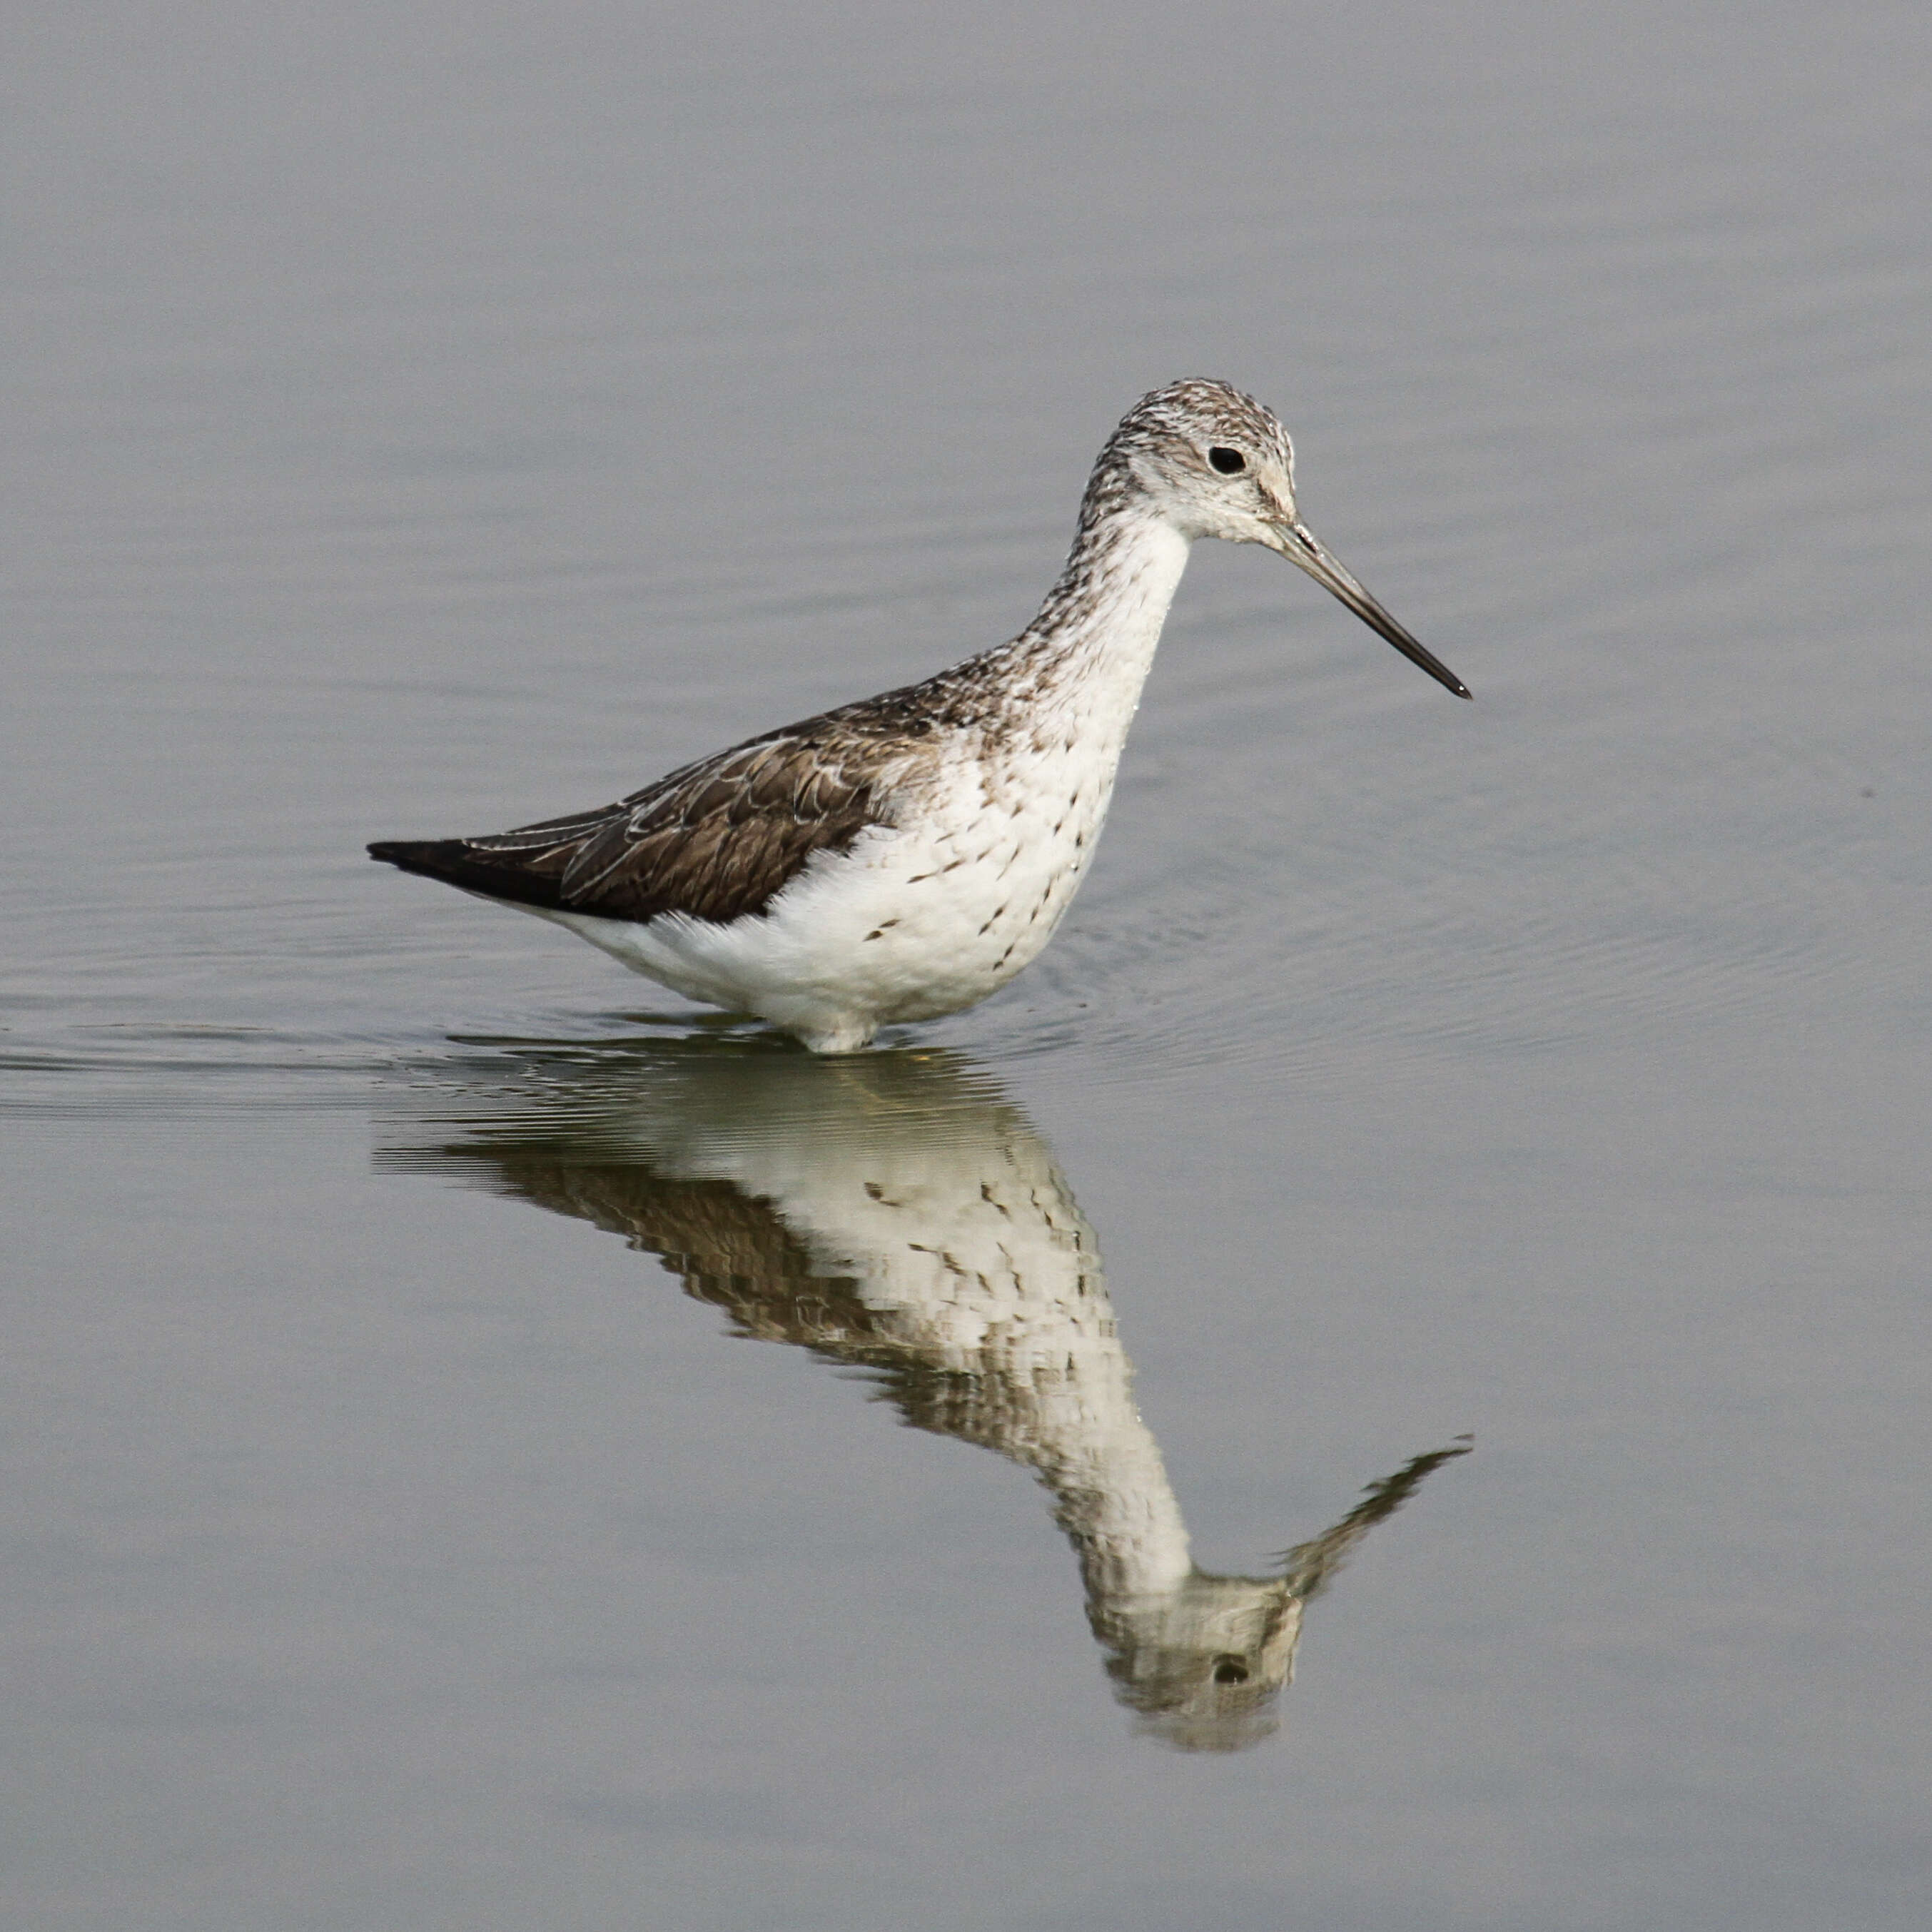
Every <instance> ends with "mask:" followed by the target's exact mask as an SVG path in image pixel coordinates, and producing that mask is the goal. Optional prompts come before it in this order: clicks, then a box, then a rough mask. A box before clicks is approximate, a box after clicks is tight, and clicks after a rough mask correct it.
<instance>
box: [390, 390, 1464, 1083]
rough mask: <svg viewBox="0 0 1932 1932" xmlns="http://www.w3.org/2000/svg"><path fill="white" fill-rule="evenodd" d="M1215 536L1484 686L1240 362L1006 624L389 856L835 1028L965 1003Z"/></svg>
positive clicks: (1082, 808) (1110, 767) (1089, 843)
mask: <svg viewBox="0 0 1932 1932" xmlns="http://www.w3.org/2000/svg"><path fill="white" fill-rule="evenodd" d="M1197 537H1220V538H1225V539H1226V540H1227V541H1229V542H1231V543H1259V544H1267V545H1268V547H1269V548H1271V549H1272V550H1279V551H1280V553H1282V555H1283V556H1286V557H1287V558H1288V559H1289V560H1290V561H1291V562H1294V563H1296V564H1298V565H1301V568H1303V569H1304V570H1305V571H1307V572H1308V574H1310V576H1311V577H1313V578H1314V579H1315V580H1316V582H1317V583H1320V584H1322V585H1323V586H1325V587H1326V588H1327V589H1329V590H1331V591H1332V592H1334V594H1335V595H1336V596H1337V597H1339V598H1340V599H1341V600H1342V601H1343V603H1344V604H1346V605H1347V606H1348V607H1349V609H1350V610H1353V611H1354V612H1355V613H1356V615H1357V616H1359V617H1361V619H1363V620H1364V622H1367V623H1368V624H1369V625H1371V626H1372V627H1373V628H1374V629H1375V630H1376V631H1379V632H1380V633H1381V634H1382V636H1383V637H1386V638H1387V639H1388V640H1389V642H1390V643H1392V644H1394V646H1395V647H1396V648H1397V649H1398V650H1400V652H1403V655H1405V656H1406V657H1408V658H1411V659H1412V660H1413V661H1415V663H1417V664H1420V665H1421V667H1423V669H1424V670H1427V671H1428V672H1429V673H1430V675H1431V676H1434V677H1436V678H1438V679H1440V680H1441V681H1442V682H1443V683H1444V684H1445V685H1448V688H1450V689H1451V691H1455V692H1456V693H1457V694H1458V695H1459V696H1461V697H1468V696H1469V692H1468V691H1466V689H1465V688H1463V685H1462V683H1461V682H1460V680H1459V679H1457V677H1456V676H1455V675H1454V673H1452V672H1451V670H1448V667H1446V666H1445V665H1444V664H1442V663H1441V662H1439V661H1438V660H1437V659H1436V658H1434V657H1433V656H1432V655H1430V653H1429V652H1427V650H1425V649H1424V648H1423V647H1422V646H1421V644H1419V643H1417V642H1416V640H1415V639H1414V638H1413V637H1411V636H1410V635H1409V633H1408V632H1407V631H1405V630H1404V629H1403V628H1402V626H1401V625H1399V624H1398V623H1397V622H1396V621H1395V619H1394V618H1392V617H1391V616H1389V614H1388V612H1387V611H1385V610H1383V608H1382V606H1381V605H1380V604H1378V603H1377V602H1376V601H1375V599H1374V598H1373V597H1371V596H1370V595H1369V593H1368V592H1367V591H1366V590H1364V589H1363V588H1362V586H1361V585H1360V584H1359V583H1357V582H1356V581H1355V579H1354V578H1353V577H1351V576H1350V575H1349V573H1348V572H1347V571H1346V570H1344V569H1343V568H1342V566H1341V565H1340V563H1338V562H1337V561H1336V560H1335V559H1334V558H1333V557H1332V556H1330V555H1329V554H1328V552H1327V551H1326V550H1324V549H1323V548H1322V546H1321V545H1320V544H1319V543H1317V542H1316V540H1315V538H1313V536H1312V535H1310V533H1309V532H1308V529H1307V526H1306V525H1305V524H1304V523H1303V522H1302V521H1301V515H1300V513H1299V512H1298V510H1297V509H1296V508H1295V453H1294V451H1293V450H1292V448H1291V447H1290V446H1289V440H1288V433H1287V431H1285V430H1284V429H1283V428H1282V426H1281V425H1280V423H1279V422H1277V420H1276V419H1275V418H1274V416H1273V415H1272V414H1271V413H1270V412H1269V411H1268V410H1265V409H1264V408H1263V407H1262V406H1261V405H1260V404H1259V403H1257V402H1255V401H1253V400H1252V399H1251V398H1249V397H1247V396H1244V395H1241V394H1239V393H1238V392H1236V391H1235V390H1234V389H1230V388H1229V386H1227V385H1226V383H1213V382H1201V381H1195V382H1183V383H1171V384H1169V386H1168V387H1167V388H1166V389H1157V390H1155V391H1154V392H1153V393H1152V394H1151V395H1148V396H1145V397H1143V398H1142V399H1141V401H1139V403H1137V404H1136V405H1135V406H1134V407H1133V409H1132V410H1130V411H1129V412H1128V413H1127V416H1126V417H1125V418H1124V419H1123V420H1122V422H1121V425H1120V427H1119V428H1118V429H1117V430H1115V432H1114V434H1113V435H1112V437H1111V438H1110V439H1109V441H1108V443H1107V446H1106V448H1105V449H1103V450H1102V452H1100V460H1099V461H1098V462H1097V463H1096V464H1095V465H1094V473H1093V477H1092V479H1091V481H1089V483H1088V486H1087V493H1086V496H1085V499H1084V500H1083V502H1082V504H1081V507H1080V527H1079V534H1078V535H1077V536H1076V538H1075V539H1074V544H1073V550H1072V552H1071V553H1070V555H1069V556H1068V558H1067V566H1066V568H1065V569H1064V571H1062V572H1061V576H1060V579H1059V580H1058V582H1057V583H1055V585H1054V586H1053V588H1052V590H1050V591H1049V592H1048V593H1047V598H1046V602H1045V603H1044V604H1043V605H1042V606H1041V607H1040V614H1039V615H1038V616H1037V617H1035V618H1034V620H1033V622H1032V623H1031V624H1030V625H1028V627H1027V628H1026V629H1025V631H1022V632H1021V634H1019V637H1016V638H1014V639H1013V641H1012V642H1011V643H1007V644H1003V645H1001V646H999V647H998V649H994V650H991V651H987V652H983V653H982V654H981V655H979V656H977V657H974V658H968V659H967V660H966V661H965V662H964V663H963V664H956V665H954V666H953V667H952V668H951V669H950V670H944V671H941V672H940V673H938V675H937V676H933V677H929V678H928V679H926V682H924V683H922V684H916V685H909V686H907V688H904V689H903V690H900V691H886V692H885V693H883V694H881V695H880V696H879V697H868V698H865V699H862V700H860V701H859V703H856V704H847V705H844V706H841V707H840V708H839V709H837V710H835V711H828V712H825V713H824V714H823V715H821V716H820V717H817V718H807V719H805V721H803V722H802V723H801V724H790V725H787V726H785V727H783V728H781V729H780V730H775V731H768V732H766V733H764V734H763V736H760V737H757V738H752V739H748V740H747V741H746V742H745V743H743V744H742V745H736V746H735V747H733V748H732V749H730V750H729V751H721V752H719V753H718V754H716V755H715V756H714V757H709V758H700V760H698V761H697V763H695V764H691V765H686V766H684V767H683V769H681V770H679V771H676V772H672V773H671V774H670V776H669V777H667V778H660V779H659V780H658V781H657V782H656V783H655V784H652V785H647V786H646V787H645V788H644V789H643V790H642V791H639V792H634V793H632V794H631V796H629V797H628V798H624V799H619V801H618V802H616V804H614V805H601V806H598V808H595V809H594V810H592V811H580V812H574V813H571V814H568V816H566V817H562V818H553V819H547V820H544V821H543V822H542V823H540V824H535V825H529V826H523V827H521V828H520V829H517V830H516V831H514V832H499V833H497V834H496V835H493V836H491V837H487V838H435V839H422V840H409V839H392V840H385V841H383V842H381V843H380V844H374V845H371V847H370V848H369V850H370V853H371V856H374V857H375V858H377V859H386V860H387V861H388V862H389V863H390V864H392V865H400V866H401V868H403V869H404V871H410V872H422V873H424V874H427V875H428V877H431V878H435V879H442V880H446V881H447V882H448V883H450V884H451V885H454V886H462V887H463V888H464V889H466V890H467V891H469V892H475V893H478V894H480V895H481V896H483V897H484V898H492V899H495V900H497V901H499V902H501V903H502V904H507V905H513V906H517V907H521V908H522V909H523V910H525V911H527V912H532V913H538V914H539V915H541V916H542V917H544V918H545V919H553V920H554V921H555V922H556V923H557V924H558V925H559V926H565V927H567V928H568V929H569V930H570V931H571V932H574V933H576V934H577V935H579V936H580V937H581V938H584V939H587V940H589V941H590V943H591V944H592V945H593V946H598V947H601V948H602V949H603V950H604V951H605V952H607V953H610V954H611V955H612V956H613V957H614V958H616V959H619V960H621V961H622V962H623V964H624V965H626V966H628V967H630V968H631V969H632V970H633V971H636V972H638V973H641V974H643V975H644V976H645V977H646V978H648V979H652V980H657V981H658V982H659V983H660V984H661V985H664V986H669V987H670V988H671V989H673V991H675V992H679V993H682V994H685V995H688V997H689V998H692V999H696V1000H703V1001H706V1002H708V1003H709V1004H712V1005H713V1006H719V1007H726V1008H727V1009H729V1010H731V1011H733V1012H737V1013H757V1014H759V1015H760V1016H763V1018H764V1019H768V1020H770V1021H772V1022H774V1023H775V1024H776V1025H778V1026H781V1027H783V1028H785V1029H786V1030H787V1031H790V1032H791V1033H794V1034H796V1035H797V1036H798V1037H799V1039H801V1040H803V1041H804V1042H805V1044H806V1045H807V1046H811V1047H813V1048H815V1049H817V1050H818V1051H820V1052H828V1053H832V1052H845V1051H847V1050H849V1049H852V1048H855V1047H861V1046H865V1044H866V1043H868V1041H869V1040H871V1038H872V1036H873V1035H874V1034H875V1033H876V1032H877V1031H878V1029H879V1028H880V1027H881V1026H882V1025H886V1024H887V1023H889V1022H893V1021H898V1020H922V1019H935V1018H936V1017H937V1016H938V1015H940V1014H941V1013H956V1012H957V1011H958V1010H959V1009H960V1008H961V1007H970V1006H971V1005H972V1004H974V1002H975V1001H980V1000H983V999H984V998H986V996H987V995H988V994H989V993H991V992H994V991H995V990H996V989H998V988H999V987H1001V986H1004V984H1005V983H1007V980H1010V979H1011V978H1012V977H1013V975H1014V974H1016V973H1017V972H1019V971H1020V969H1021V968H1022V967H1024V966H1025V965H1027V964H1028V962H1029V961H1030V960H1031V959H1033V958H1034V956H1036V955H1037V953H1039V952H1040V949H1041V948H1042V947H1043V946H1045V945H1046V942H1047V941H1048V939H1049V938H1050V937H1051V936H1052V932H1053V929H1054V928H1055V926H1057V925H1058V923H1059V922H1060V918H1061V914H1062V913H1064V912H1065V911H1066V910H1067V904H1068V902H1069V901H1070V900H1071V899H1072V898H1073V892H1074V889H1075V888H1076V886H1078V885H1079V883H1080V879H1081V876H1082V873H1083V872H1084V871H1085V869H1086V867H1087V864H1088V860H1089V859H1091V856H1093V850H1094V841H1095V840H1096V839H1097V838H1098V837H1099V835H1100V826H1101V822H1102V820H1103V819H1105V817H1106V814H1107V805H1108V801H1109V799H1110V797H1111V796H1112V793H1113V789H1114V772H1115V766H1116V765H1117V764H1118V763H1119V760H1120V756H1121V746H1122V745H1123V744H1124V743H1125V742H1126V739H1127V727H1128V724H1129V723H1130V721H1132V719H1133V714H1134V709H1135V707H1136V705H1137V704H1138V703H1139V701H1140V692H1141V686H1142V683H1143V682H1145V679H1146V676H1147V673H1148V667H1149V665H1150V664H1151V663H1152V662H1153V661H1154V646H1156V645H1157V643H1159V642H1160V631H1161V625H1162V624H1163V622H1164V621H1165V620H1166V616H1167V608H1168V605H1169V604H1170V603H1171V602H1172V601H1173V598H1174V593H1175V589H1176V588H1177V587H1178V585H1179V583H1180V581H1181V570H1182V568H1183V567H1184V565H1185V564H1186V562H1187V551H1188V547H1189V545H1190V544H1191V543H1192V542H1193V540H1194V539H1195V538H1197Z"/></svg>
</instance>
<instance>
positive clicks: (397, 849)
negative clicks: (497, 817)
mask: <svg viewBox="0 0 1932 1932" xmlns="http://www.w3.org/2000/svg"><path fill="white" fill-rule="evenodd" d="M369 856H370V857H371V858H372V859H381V860H382V862H383V864H384V865H400V866H401V868H402V869H403V870H404V871H406V872H423V873H426V874H428V876H429V877H431V878H442V877H446V876H447V874H449V871H450V870H451V869H452V865H457V864H460V862H461V861H462V859H463V856H465V855H464V853H463V841H462V840H461V839H460V838H379V839H377V841H375V842H374V844H372V845H371V847H369Z"/></svg>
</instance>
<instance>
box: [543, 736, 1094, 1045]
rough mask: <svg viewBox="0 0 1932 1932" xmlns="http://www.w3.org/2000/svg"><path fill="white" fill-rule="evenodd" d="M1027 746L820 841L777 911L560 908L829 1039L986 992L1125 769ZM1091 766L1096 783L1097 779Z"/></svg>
mask: <svg viewBox="0 0 1932 1932" xmlns="http://www.w3.org/2000/svg"><path fill="white" fill-rule="evenodd" d="M1068 762H1069V761H1067V760H1064V759H1062V760H1059V761H1058V762H1057V767H1056V766H1055V765H1050V764H1049V763H1048V762H1047V761H1046V760H1038V759H1034V760H1028V764H1027V765H1026V766H1023V767H1014V766H1008V767H1007V768H1006V769H1004V770H1003V771H1001V772H999V773H998V774H997V775H992V776H991V777H989V774H988V773H987V772H986V771H985V769H983V768H981V767H979V766H973V767H971V768H968V769H965V770H964V771H962V772H958V773H956V775H953V777H952V778H950V779H949V781H948V782H947V784H946V785H945V786H944V787H943V788H936V789H935V795H933V796H930V797H929V799H926V800H922V801H921V802H920V808H918V809H916V810H909V811H907V813H906V814H905V816H906V818H907V823H905V824H904V826H903V827H902V828H901V829H885V828H882V827H874V828H873V829H871V830H868V831H867V832H864V833H862V835H860V836H859V839H858V840H857V841H856V842H855V844H853V846H852V847H851V848H850V850H848V851H846V852H844V853H821V854H820V855H819V856H817V857H815V858H814V859H813V860H812V861H811V862H810V863H809V864H808V865H807V866H806V867H805V870H804V871H802V872H801V873H800V874H799V875H798V877H796V878H795V879H793V880H792V881H791V883H790V884H789V885H787V886H786V887H785V889H784V890H783V891H782V892H780V893H779V894H778V895H777V896H776V897H775V898H773V899H772V901H771V902H770V904H769V905H768V906H767V907H766V909H765V910H764V911H763V912H762V913H754V914H751V915H749V916H746V917H745V918H742V919H734V920H733V921H732V922H730V923H729V924H728V925H722V926H718V925H712V924H710V923H709V922H705V921H703V920H696V919H688V918H685V917H684V916H682V915H679V914H667V915H665V916H662V917H660V918H657V919H650V920H647V921H645V922H642V923H634V922H628V921H625V920H619V919H598V918H593V917H590V916H586V915H585V914H583V913H571V912H546V913H544V914H543V915H542V916H544V917H545V918H547V919H553V920H554V921H555V922H556V923H557V924H559V926H566V927H568V929H570V930H571V932H574V933H576V934H577V935H579V936H580V938H584V939H587V940H588V941H589V942H590V943H591V944H592V945H593V946H596V947H601V949H602V950H604V952H606V953H609V954H610V955H611V956H612V957H613V958H614V959H618V960H619V961H621V962H622V963H623V964H624V965H626V966H628V967H629V968H631V970H632V971H634V972H637V973H641V974H643V975H645V977H647V978H649V979H652V980H656V981H658V983H659V984H661V985H662V986H668V987H670V989H672V990H673V992H679V993H682V994H684V995H685V996H686V997H687V998H691V999H697V1000H703V1001H706V1002H707V1003H708V1004H712V1005H714V1006H720V1007H726V1008H727V1009H729V1010H733V1011H737V1012H748V1013H757V1014H759V1015H760V1016H762V1017H763V1018H764V1019H768V1020H770V1021H772V1022H773V1023H774V1024H775V1025H778V1026H781V1027H784V1028H786V1029H787V1031H790V1032H793V1033H795V1034H797V1035H798V1036H799V1038H801V1039H802V1040H804V1041H805V1043H806V1045H808V1046H811V1047H812V1048H814V1049H816V1050H817V1051H818V1052H849V1051H850V1050H851V1049H854V1048H856V1047H861V1046H865V1044H866V1043H868V1041H869V1040H871V1037H872V1036H873V1034H874V1033H875V1032H876V1031H877V1029H878V1028H880V1027H881V1026H883V1025H889V1024H891V1023H892V1022H896V1021H901V1020H924V1019H937V1018H938V1016H940V1015H941V1014H942V1013H957V1012H958V1011H959V1010H960V1009H961V1008H962V1007H970V1006H971V1005H973V1004H974V1003H975V1002H976V1001H980V1000H983V999H984V998H986V996H987V995H989V993H992V992H996V991H997V990H998V989H999V988H1000V987H1001V986H1004V985H1005V984H1006V983H1007V981H1008V980H1010V979H1011V978H1012V977H1013V975H1014V974H1016V973H1018V972H1019V971H1020V970H1021V968H1022V967H1025V966H1026V965H1028V964H1030V963H1031V962H1032V960H1033V959H1034V958H1035V957H1036V956H1037V955H1038V954H1039V953H1040V949H1041V948H1042V947H1044V946H1045V945H1046V942H1047V941H1048V940H1049V938H1051V937H1052V934H1053V930H1054V928H1055V926H1058V924H1059V923H1060V920H1061V916H1062V914H1063V913H1065V911H1066V910H1067V905H1068V904H1069V902H1070V901H1071V900H1072V898H1073V894H1074V892H1075V890H1076V888H1077V887H1078V886H1079V883H1080V880H1081V878H1082V876H1083V875H1084V874H1085V871H1086V867H1087V863H1088V859H1090V858H1091V855H1092V853H1093V849H1094V840H1095V838H1097V836H1098V834H1099V832H1100V823H1101V821H1102V820H1103V818H1104V817H1105V816H1106V805H1107V796H1108V794H1109V793H1110V792H1111V790H1112V776H1113V774H1112V769H1111V768H1110V769H1108V770H1107V771H1106V772H1104V773H1097V772H1094V771H1093V770H1091V769H1089V770H1088V771H1087V772H1085V773H1076V772H1070V771H1069V769H1067V764H1068ZM1083 781H1084V782H1083Z"/></svg>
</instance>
